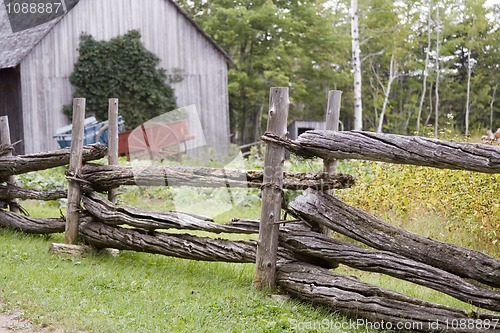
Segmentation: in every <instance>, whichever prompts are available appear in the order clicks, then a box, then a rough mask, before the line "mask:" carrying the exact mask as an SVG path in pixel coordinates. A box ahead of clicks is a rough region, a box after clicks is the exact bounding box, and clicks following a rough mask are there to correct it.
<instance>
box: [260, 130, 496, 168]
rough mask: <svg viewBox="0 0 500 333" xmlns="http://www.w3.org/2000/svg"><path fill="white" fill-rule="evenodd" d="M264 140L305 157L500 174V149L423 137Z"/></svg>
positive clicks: (339, 135)
mask: <svg viewBox="0 0 500 333" xmlns="http://www.w3.org/2000/svg"><path fill="white" fill-rule="evenodd" d="M262 140H264V141H267V142H274V143H278V144H282V145H284V146H286V147H287V149H289V150H290V151H292V152H294V153H295V154H298V155H300V156H304V157H314V156H316V157H321V158H323V159H359V160H370V161H380V162H389V163H398V164H413V165H421V166H429V167H435V168H442V169H458V170H469V171H476V172H484V173H500V147H499V146H495V145H487V144H479V143H477V144H474V143H462V142H455V141H444V140H437V139H431V138H424V137H419V136H404V135H396V134H381V133H372V132H360V131H350V132H333V131H321V130H316V131H308V132H305V133H303V134H302V135H301V136H300V137H299V138H297V140H296V141H292V140H290V139H284V138H280V137H278V136H276V135H273V134H272V133H266V134H264V136H263V137H262Z"/></svg>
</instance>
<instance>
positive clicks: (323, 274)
mask: <svg viewBox="0 0 500 333" xmlns="http://www.w3.org/2000/svg"><path fill="white" fill-rule="evenodd" d="M277 279H278V285H279V286H280V287H281V288H282V290H283V291H286V292H288V293H290V294H292V295H294V296H296V297H298V298H300V299H302V300H305V301H308V302H313V303H315V304H321V305H324V306H328V307H331V308H332V310H334V311H335V312H338V313H341V314H343V315H347V316H349V317H356V318H362V319H364V320H367V321H369V322H371V323H381V322H382V321H383V322H385V323H391V324H392V328H396V327H397V326H396V325H398V323H403V324H404V323H407V325H409V327H411V331H412V332H442V333H483V332H484V333H500V327H499V325H498V324H497V325H496V328H490V329H486V328H481V327H478V326H476V325H474V326H473V328H465V329H462V328H460V327H456V326H459V325H452V322H453V323H459V322H460V320H471V322H472V323H478V322H479V321H474V320H476V319H479V320H480V322H481V323H485V322H486V320H490V322H492V321H496V322H497V323H498V320H499V319H500V316H498V315H493V314H485V313H481V314H479V313H475V312H473V313H467V312H466V311H465V310H462V309H457V308H453V307H449V306H444V305H439V304H435V303H430V302H425V301H421V300H419V299H415V298H412V297H409V296H405V295H403V294H399V293H396V292H394V291H391V290H387V289H384V288H379V287H375V286H372V285H369V284H367V283H364V282H361V281H359V280H358V279H357V278H354V277H351V276H344V275H340V274H336V273H334V272H331V271H329V270H327V269H324V268H319V267H315V266H312V265H309V264H304V263H291V264H285V265H283V266H281V267H279V269H278V276H277ZM431 323H433V324H432V325H433V326H431ZM493 325H494V324H493ZM493 325H491V327H493ZM386 327H387V326H386ZM483 327H484V326H483Z"/></svg>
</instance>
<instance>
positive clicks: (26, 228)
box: [0, 209, 66, 234]
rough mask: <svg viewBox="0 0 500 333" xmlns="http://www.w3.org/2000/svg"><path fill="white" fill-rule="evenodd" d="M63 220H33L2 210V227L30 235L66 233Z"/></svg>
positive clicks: (0, 222)
mask: <svg viewBox="0 0 500 333" xmlns="http://www.w3.org/2000/svg"><path fill="white" fill-rule="evenodd" d="M65 223H66V222H65V220H64V219H63V218H47V219H41V218H32V217H29V216H24V215H20V214H16V213H12V212H7V211H4V210H1V209H0V226H2V227H4V228H9V229H13V230H20V231H22V232H25V233H28V234H53V233H59V232H64V226H65Z"/></svg>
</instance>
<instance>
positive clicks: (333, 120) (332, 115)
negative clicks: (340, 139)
mask: <svg viewBox="0 0 500 333" xmlns="http://www.w3.org/2000/svg"><path fill="white" fill-rule="evenodd" d="M341 97H342V91H341V90H330V91H329V92H328V106H327V109H326V119H325V120H326V127H325V129H326V130H329V131H338V130H339V122H340V100H341ZM323 165H324V168H323V169H324V171H325V172H326V173H328V174H329V175H330V176H332V175H334V174H335V173H336V172H337V160H335V159H327V160H324V161H323Z"/></svg>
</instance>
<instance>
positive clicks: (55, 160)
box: [0, 143, 106, 178]
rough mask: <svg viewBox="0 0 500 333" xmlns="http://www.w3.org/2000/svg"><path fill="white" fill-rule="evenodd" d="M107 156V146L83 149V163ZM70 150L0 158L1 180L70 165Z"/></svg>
mask: <svg viewBox="0 0 500 333" xmlns="http://www.w3.org/2000/svg"><path fill="white" fill-rule="evenodd" d="M104 156H106V146H104V145H102V144H98V143H96V144H92V145H88V146H85V147H84V148H83V161H84V162H86V161H93V160H98V159H100V158H103V157H104ZM69 157H70V149H69V148H64V149H60V150H55V151H51V152H45V153H39V154H31V155H22V156H11V157H7V156H3V157H0V178H5V177H7V176H10V175H19V174H23V173H27V172H31V171H38V170H45V169H50V168H55V167H58V166H62V165H66V164H68V163H69Z"/></svg>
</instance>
